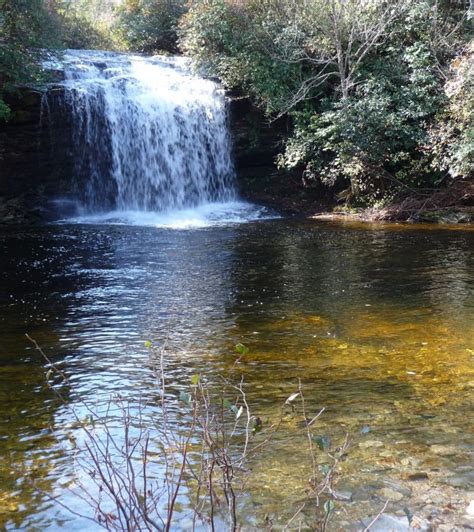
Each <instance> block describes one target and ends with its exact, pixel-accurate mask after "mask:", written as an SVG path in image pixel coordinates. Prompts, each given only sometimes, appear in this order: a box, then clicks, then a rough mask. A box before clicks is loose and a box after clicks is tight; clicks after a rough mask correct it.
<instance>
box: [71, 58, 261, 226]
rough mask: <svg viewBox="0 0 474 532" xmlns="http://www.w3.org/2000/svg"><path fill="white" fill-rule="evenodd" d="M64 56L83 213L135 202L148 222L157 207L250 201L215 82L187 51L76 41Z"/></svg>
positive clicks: (233, 205)
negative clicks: (140, 52)
mask: <svg viewBox="0 0 474 532" xmlns="http://www.w3.org/2000/svg"><path fill="white" fill-rule="evenodd" d="M63 64H64V72H65V83H64V86H65V90H66V102H67V104H68V105H69V106H70V108H71V111H72V116H73V130H74V150H75V159H76V172H77V182H78V183H80V185H79V187H78V189H79V190H78V196H79V197H80V200H81V204H82V211H83V213H84V214H87V215H88V216H89V217H90V216H91V215H95V219H96V220H99V219H101V217H102V219H104V216H105V217H106V218H107V216H106V215H104V213H107V212H110V211H114V212H115V213H117V212H120V213H130V212H134V213H135V215H136V216H137V215H138V214H137V213H139V217H140V218H141V220H142V221H143V220H144V221H145V223H146V222H147V220H151V219H152V216H151V214H150V213H155V214H156V213H159V214H160V215H161V216H164V215H166V214H169V213H175V212H176V211H183V210H184V212H186V213H188V215H189V214H190V213H191V212H192V213H194V214H196V213H198V217H199V216H202V215H204V216H208V215H209V213H211V212H212V211H213V210H214V211H216V212H218V213H220V214H219V216H220V215H222V212H223V211H225V210H226V209H225V208H224V207H223V205H226V204H229V207H230V210H233V211H234V216H235V211H236V210H237V211H239V210H242V209H243V208H244V207H243V205H244V204H242V203H239V202H238V200H237V194H236V191H235V186H234V168H233V164H232V158H231V140H230V134H229V130H228V125H227V112H226V104H225V97H224V94H223V91H222V89H221V88H220V87H219V85H218V84H216V83H215V82H213V81H211V80H208V79H203V78H200V77H197V76H195V75H193V74H192V72H191V70H190V67H189V63H188V61H187V60H186V59H183V58H166V57H148V58H147V57H141V56H130V55H123V54H115V53H109V52H93V51H74V50H71V51H68V52H67V53H66V54H65V55H64V59H63ZM212 205H215V209H213V208H212V207H211V206H212ZM245 209H247V210H248V205H247V206H246V207H245ZM231 217H232V216H231ZM252 217H255V216H252Z"/></svg>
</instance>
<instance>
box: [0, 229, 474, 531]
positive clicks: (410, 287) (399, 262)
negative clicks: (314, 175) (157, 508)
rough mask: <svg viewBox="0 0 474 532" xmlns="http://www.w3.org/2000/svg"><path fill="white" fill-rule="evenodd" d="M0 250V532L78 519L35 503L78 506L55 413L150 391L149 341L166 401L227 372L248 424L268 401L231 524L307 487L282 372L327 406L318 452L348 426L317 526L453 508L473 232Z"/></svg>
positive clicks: (206, 238)
mask: <svg viewBox="0 0 474 532" xmlns="http://www.w3.org/2000/svg"><path fill="white" fill-rule="evenodd" d="M0 248H1V249H0V256H1V257H2V258H1V261H2V268H1V277H0V309H1V312H0V398H1V404H2V409H1V412H0V528H2V529H3V528H7V529H36V530H38V529H41V530H59V529H64V530H66V529H67V530H74V529H77V530H85V529H91V530H94V529H95V528H94V527H95V525H93V524H91V523H90V522H86V521H84V520H82V519H81V518H79V517H77V516H74V515H72V514H71V513H70V512H68V511H67V510H66V509H64V508H63V507H62V506H61V504H59V503H58V502H57V501H54V500H53V499H52V498H54V497H57V498H58V500H59V501H60V502H61V503H63V504H65V505H66V506H68V507H70V508H73V509H78V508H81V504H82V503H81V501H80V500H77V499H75V495H74V492H73V491H70V490H69V488H70V487H71V485H73V484H74V482H75V474H76V473H75V471H74V463H73V462H74V459H73V456H72V454H73V452H71V450H70V449H69V450H68V446H67V445H64V444H62V442H61V439H62V438H64V436H63V434H64V427H67V426H69V425H72V424H73V422H74V420H73V419H72V418H71V414H70V410H69V408H68V405H69V406H71V405H72V406H74V405H78V408H79V409H80V408H81V404H82V402H83V401H84V400H87V401H89V402H90V401H92V402H94V404H96V405H98V408H100V405H101V404H102V403H101V402H106V401H107V399H108V398H110V396H112V395H114V394H120V395H121V397H122V398H130V400H137V398H138V397H140V398H141V399H142V400H145V401H148V403H149V404H151V403H153V401H155V400H156V401H158V398H159V390H158V384H157V380H156V375H155V373H154V371H153V367H152V366H153V364H151V363H150V351H149V350H148V349H147V348H146V347H145V346H144V341H145V340H151V341H153V343H154V345H156V346H161V345H162V344H163V343H164V341H165V340H166V339H167V348H166V354H165V372H166V377H167V379H168V381H169V383H170V393H171V394H172V393H174V392H176V394H179V391H180V390H185V389H187V388H188V387H189V382H190V377H191V376H192V375H194V374H195V373H196V372H198V373H200V374H201V375H203V376H204V377H205V378H206V380H207V381H208V382H210V383H211V385H212V386H215V387H218V386H219V383H220V382H221V380H220V379H221V376H222V375H227V376H228V375H231V377H230V378H233V379H235V382H236V383H238V382H239V381H240V378H241V377H243V378H244V382H245V385H244V386H245V391H246V394H247V399H248V401H249V405H250V407H251V410H252V412H253V413H254V414H255V415H258V417H259V418H260V419H261V420H262V423H263V425H264V426H265V425H267V426H268V425H271V424H272V423H276V422H278V419H279V418H280V416H281V415H282V411H283V419H282V421H281V427H280V430H279V431H278V433H277V434H276V435H275V437H274V441H272V443H271V445H267V446H263V447H262V450H261V452H259V453H258V455H256V456H255V457H254V458H252V460H251V463H250V464H249V466H248V467H249V468H250V469H251V473H250V474H249V475H248V478H247V480H246V485H245V490H244V491H243V492H242V493H241V495H240V499H239V512H240V513H241V519H242V523H243V524H244V527H245V526H247V527H248V529H255V528H257V529H258V528H262V527H263V526H264V523H266V524H267V525H268V523H270V522H272V523H273V524H274V526H276V527H278V526H279V524H280V525H281V524H283V523H285V522H287V521H288V519H289V518H291V516H292V515H294V514H295V512H297V511H298V508H299V507H300V506H299V505H300V503H301V500H302V499H303V498H304V496H305V488H306V486H307V483H308V478H309V477H310V476H311V457H310V455H309V453H308V442H307V437H306V434H305V432H304V431H302V430H301V416H298V415H296V414H295V412H294V411H292V409H291V408H286V409H285V408H283V410H282V404H283V403H284V402H285V400H286V399H287V398H288V396H290V395H291V394H293V393H295V392H297V391H298V386H299V382H301V387H302V389H303V390H304V396H305V403H306V408H307V410H308V416H310V417H312V416H314V415H316V414H317V413H318V412H319V411H320V410H321V409H322V408H324V409H325V411H324V413H323V414H322V415H321V416H320V418H319V419H318V420H317V422H316V425H315V428H314V430H315V432H316V433H319V434H321V435H327V436H328V437H329V438H330V439H331V441H332V442H334V443H333V444H334V446H337V445H340V444H341V443H342V441H343V440H344V438H345V437H346V435H349V436H348V437H349V440H350V445H349V448H348V451H347V456H346V458H345V460H344V461H343V462H342V463H341V464H340V467H339V471H338V484H337V489H338V490H340V491H342V492H344V493H346V492H349V493H350V498H351V499H352V500H351V501H345V502H344V501H340V502H337V503H336V510H335V515H334V517H333V519H332V521H330V524H329V528H330V529H331V526H332V527H333V529H334V530H339V529H349V528H350V527H351V526H353V524H354V523H357V522H358V520H359V519H361V518H363V517H366V516H368V515H373V514H374V513H377V511H378V510H380V508H381V506H382V505H383V503H384V501H385V500H386V499H389V507H388V510H389V511H397V510H399V509H401V508H403V507H409V508H410V509H412V510H413V512H415V513H416V512H418V513H419V514H420V515H424V516H425V517H426V516H427V515H428V514H429V512H431V511H438V510H439V511H440V512H442V511H445V512H446V511H447V510H446V508H447V507H448V508H450V509H449V510H448V513H449V512H451V513H453V515H462V513H463V511H464V510H463V508H464V507H465V502H466V501H467V499H468V498H469V496H470V495H469V494H470V493H471V494H472V491H473V490H474V486H473V482H474V474H473V470H472V463H473V460H472V458H473V452H474V444H473V434H472V396H473V389H474V364H473V358H474V320H473V317H474V312H473V311H474V261H473V257H474V253H473V251H474V232H473V231H472V228H471V227H466V228H464V229H459V228H457V229H456V230H449V229H446V228H439V227H437V226H407V225H397V224H358V223H353V224H352V223H339V222H334V221H324V222H322V221H297V220H267V221H259V222H252V223H247V224H241V225H228V226H214V227H206V228H200V229H199V228H195V229H189V230H176V229H175V230H172V229H164V228H153V227H133V226H120V225H109V226H106V225H72V224H71V225H68V224H64V225H50V226H44V227H39V228H38V227H37V228H13V229H12V228H8V229H1V230H0ZM25 333H28V334H29V335H30V336H31V337H33V338H34V339H35V340H36V341H37V342H38V343H39V344H40V345H41V346H42V347H43V349H44V351H45V352H46V354H47V355H48V356H49V357H51V358H52V359H53V360H54V361H55V362H56V363H57V364H59V365H60V367H61V368H62V369H63V370H64V371H65V373H67V375H68V376H69V378H70V384H69V387H68V389H67V393H66V394H65V400H66V402H67V403H68V405H64V404H62V403H61V402H60V401H58V399H57V398H56V397H55V395H54V394H53V393H52V392H51V390H50V389H49V388H48V387H47V386H46V385H45V369H46V368H45V362H44V360H43V359H42V358H41V357H40V356H39V354H38V353H37V352H36V351H35V350H34V348H33V346H32V345H31V344H30V343H29V342H28V340H27V339H26V338H25ZM237 343H243V344H245V345H246V346H248V348H249V351H248V353H245V354H243V355H241V356H240V355H238V354H237V353H236V352H235V349H234V346H235V344H237ZM184 422H185V421H183V419H181V423H184ZM256 437H257V438H258V435H257V436H256ZM63 443H64V442H63ZM316 461H317V462H318V464H320V465H323V464H324V463H326V461H327V453H323V452H317V453H316ZM188 495H189V494H188ZM186 497H187V495H186V493H184V494H183V498H182V499H181V500H180V505H181V506H180V511H182V512H183V515H185V513H186V512H185V508H186V505H187V504H188V502H189V501H187V499H186ZM189 497H190V495H189ZM443 497H444V499H443ZM463 505H464V506H463ZM443 508H444V510H443ZM303 513H304V512H303ZM183 519H185V517H183ZM180 526H181V525H179V524H177V527H176V529H179V527H180ZM186 526H187V525H186V522H185V521H184V524H183V526H182V528H184V529H185V528H186ZM252 527H253V528H252Z"/></svg>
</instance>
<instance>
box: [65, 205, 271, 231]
mask: <svg viewBox="0 0 474 532" xmlns="http://www.w3.org/2000/svg"><path fill="white" fill-rule="evenodd" d="M277 217H278V216H277V215H275V214H274V213H272V212H271V211H270V210H268V209H266V208H265V207H261V206H257V205H252V204H250V203H246V202H243V201H233V202H221V203H207V204H205V205H200V206H198V207H194V208H189V209H179V210H170V211H167V212H151V211H131V210H128V211H127V210H125V211H112V212H107V213H101V214H93V215H84V216H76V217H74V218H70V219H68V220H64V222H67V223H79V224H100V225H102V224H108V225H135V226H147V227H158V228H166V229H199V228H205V227H213V226H225V225H233V224H240V223H246V222H251V221H255V220H263V219H271V218H277Z"/></svg>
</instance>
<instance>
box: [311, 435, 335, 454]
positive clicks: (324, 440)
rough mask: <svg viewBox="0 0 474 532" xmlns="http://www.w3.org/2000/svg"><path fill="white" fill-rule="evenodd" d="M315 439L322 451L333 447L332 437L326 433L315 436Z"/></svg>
mask: <svg viewBox="0 0 474 532" xmlns="http://www.w3.org/2000/svg"><path fill="white" fill-rule="evenodd" d="M313 439H314V442H315V443H316V445H317V446H318V447H319V449H320V450H321V451H327V450H328V449H329V448H330V447H331V439H330V438H329V436H327V435H326V434H324V435H323V436H314V438H313Z"/></svg>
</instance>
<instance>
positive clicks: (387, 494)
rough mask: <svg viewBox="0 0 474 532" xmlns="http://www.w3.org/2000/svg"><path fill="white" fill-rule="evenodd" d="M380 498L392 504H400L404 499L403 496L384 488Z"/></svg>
mask: <svg viewBox="0 0 474 532" xmlns="http://www.w3.org/2000/svg"><path fill="white" fill-rule="evenodd" d="M379 496H380V497H381V498H382V499H386V500H389V501H392V502H399V501H401V500H402V499H403V494H402V493H399V492H398V491H395V490H392V489H390V488H384V489H382V490H380V491H379Z"/></svg>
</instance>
